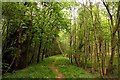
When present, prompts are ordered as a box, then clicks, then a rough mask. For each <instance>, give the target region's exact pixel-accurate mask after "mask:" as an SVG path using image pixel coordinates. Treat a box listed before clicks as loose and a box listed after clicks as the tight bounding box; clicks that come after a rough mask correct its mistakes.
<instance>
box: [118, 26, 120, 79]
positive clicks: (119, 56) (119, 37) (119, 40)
mask: <svg viewBox="0 0 120 80" xmlns="http://www.w3.org/2000/svg"><path fill="white" fill-rule="evenodd" d="M118 77H119V78H120V27H119V29H118Z"/></svg>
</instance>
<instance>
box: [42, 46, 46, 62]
mask: <svg viewBox="0 0 120 80" xmlns="http://www.w3.org/2000/svg"><path fill="white" fill-rule="evenodd" d="M45 51H46V48H45V47H44V49H43V52H42V61H43V59H44V54H45Z"/></svg>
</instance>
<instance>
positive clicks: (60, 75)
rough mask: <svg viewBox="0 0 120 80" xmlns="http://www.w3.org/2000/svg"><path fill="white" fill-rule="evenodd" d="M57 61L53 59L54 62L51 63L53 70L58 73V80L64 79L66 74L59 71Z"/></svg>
mask: <svg viewBox="0 0 120 80" xmlns="http://www.w3.org/2000/svg"><path fill="white" fill-rule="evenodd" d="M55 63H56V60H55V61H53V62H52V63H51V64H50V68H52V70H53V71H54V73H55V74H56V75H57V76H56V78H57V80H63V78H65V76H64V75H63V74H62V73H60V72H59V71H58V68H56V67H55Z"/></svg>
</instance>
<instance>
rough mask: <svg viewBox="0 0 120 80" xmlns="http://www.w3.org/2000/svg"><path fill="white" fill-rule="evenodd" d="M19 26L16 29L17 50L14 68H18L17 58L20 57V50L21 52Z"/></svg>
mask: <svg viewBox="0 0 120 80" xmlns="http://www.w3.org/2000/svg"><path fill="white" fill-rule="evenodd" d="M21 33H22V31H21V28H19V29H18V36H17V38H18V39H17V50H16V59H15V70H16V69H18V65H19V58H20V52H21Z"/></svg>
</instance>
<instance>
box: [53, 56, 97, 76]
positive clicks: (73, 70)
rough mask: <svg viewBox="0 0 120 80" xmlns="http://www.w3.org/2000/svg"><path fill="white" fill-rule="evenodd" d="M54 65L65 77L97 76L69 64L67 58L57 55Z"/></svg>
mask: <svg viewBox="0 0 120 80" xmlns="http://www.w3.org/2000/svg"><path fill="white" fill-rule="evenodd" d="M55 66H56V67H58V70H59V72H61V73H62V74H63V75H64V76H65V77H66V78H97V77H98V76H97V75H95V74H91V73H88V72H87V71H85V70H84V69H82V68H80V67H76V66H74V65H72V64H70V61H69V59H68V58H64V57H62V56H61V57H58V58H57V60H56V64H55Z"/></svg>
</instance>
